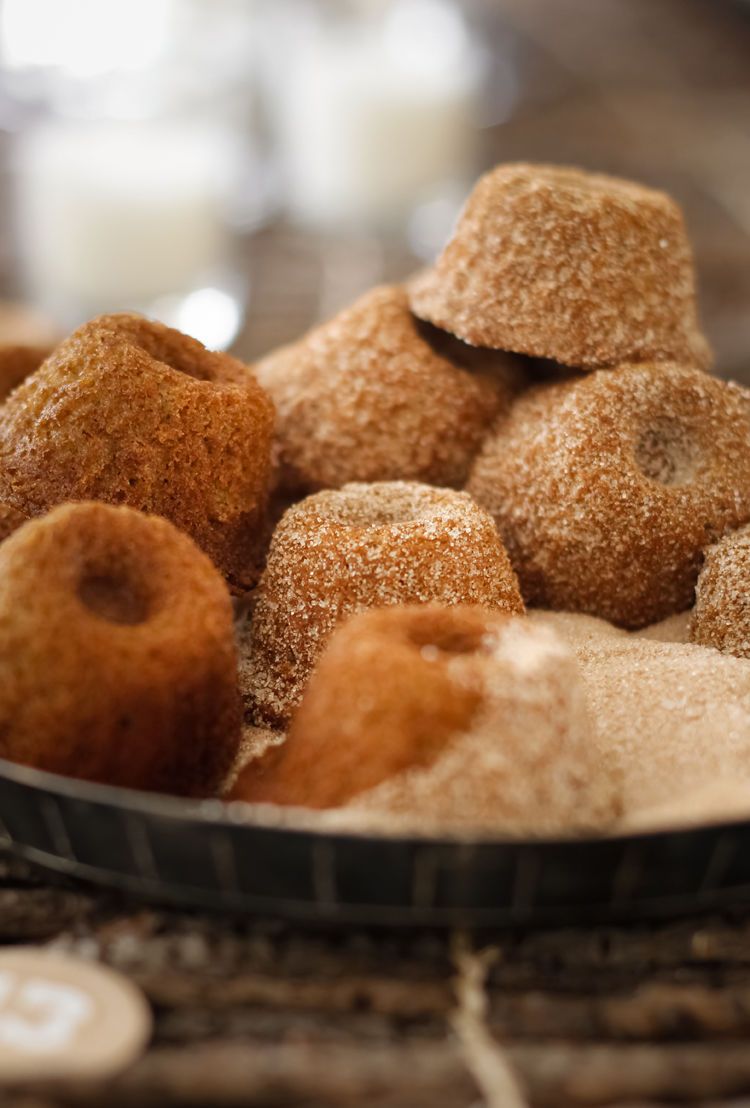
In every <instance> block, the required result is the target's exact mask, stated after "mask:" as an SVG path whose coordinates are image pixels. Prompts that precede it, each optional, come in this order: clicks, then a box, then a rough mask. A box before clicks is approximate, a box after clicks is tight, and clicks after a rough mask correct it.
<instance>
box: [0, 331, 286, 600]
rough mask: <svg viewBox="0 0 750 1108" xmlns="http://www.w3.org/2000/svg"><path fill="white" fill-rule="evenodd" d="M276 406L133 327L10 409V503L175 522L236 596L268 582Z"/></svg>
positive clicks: (89, 341) (83, 349) (30, 388)
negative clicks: (104, 505)
mask: <svg viewBox="0 0 750 1108" xmlns="http://www.w3.org/2000/svg"><path fill="white" fill-rule="evenodd" d="M272 434H273V405H272V404H271V401H270V400H269V399H268V398H267V396H266V395H265V393H264V392H263V390H262V389H261V388H260V387H259V386H258V384H257V383H256V382H255V381H254V380H253V378H252V376H251V375H250V373H249V371H248V370H247V369H246V367H244V366H243V365H242V364H241V363H240V362H237V361H235V360H234V359H233V358H230V357H228V356H227V355H224V354H212V353H209V352H208V351H207V350H206V349H205V348H204V347H203V346H202V345H201V344H200V343H199V342H197V341H196V340H195V339H191V338H188V337H187V336H186V335H182V334H180V333H179V332H178V331H174V330H171V329H170V328H168V327H165V326H163V325H162V324H159V323H152V322H150V321H149V320H146V319H144V318H142V317H140V316H136V315H124V314H123V315H111V316H101V317H100V318H98V319H95V320H93V321H91V322H90V323H87V324H84V326H83V327H80V328H79V329H78V330H77V331H75V332H74V333H73V334H72V335H71V336H70V337H69V338H68V339H66V340H65V341H64V342H63V343H61V344H60V345H59V346H58V347H57V348H56V350H55V351H54V353H53V354H52V356H51V357H49V358H48V359H47V360H46V361H45V362H44V363H43V365H42V366H41V367H40V368H39V369H38V370H37V372H36V373H34V374H32V375H31V377H29V378H28V379H27V380H26V381H25V382H24V383H23V384H22V385H21V386H20V387H19V388H18V389H16V390H15V392H14V393H12V394H11V396H10V397H9V398H8V400H7V401H6V403H5V404H4V405H3V406H2V408H0V498H2V499H4V500H6V501H7V502H8V503H10V504H13V505H14V506H15V507H17V508H19V509H20V510H21V511H24V512H26V513H27V514H29V515H37V514H39V513H41V512H44V511H46V510H47V509H48V508H49V507H51V506H52V505H54V504H57V503H60V502H61V501H65V500H86V499H90V500H104V501H109V502H112V503H122V504H128V505H130V506H131V507H135V508H139V509H141V510H143V511H148V512H153V513H155V514H157V515H162V516H165V517H166V518H167V519H169V520H171V521H172V522H173V523H175V524H176V525H177V526H178V527H180V528H181V529H183V530H184V531H186V532H187V533H188V534H189V535H191V536H192V538H194V539H195V541H196V542H197V543H198V545H199V546H201V547H202V549H203V550H205V551H206V553H207V554H208V555H209V556H210V557H211V558H212V559H213V561H214V562H215V564H216V565H217V566H218V567H219V568H220V569H221V570H222V572H223V573H224V574H225V576H226V577H227V578H228V580H229V582H230V584H231V585H232V586H233V587H234V588H235V589H238V590H242V589H245V588H247V587H249V586H250V585H252V584H253V582H254V581H255V580H256V579H257V576H258V562H259V559H260V547H261V545H262V534H263V523H264V512H265V506H266V499H267V494H268V483H269V477H270V469H271V440H272Z"/></svg>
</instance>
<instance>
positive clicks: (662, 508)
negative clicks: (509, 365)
mask: <svg viewBox="0 0 750 1108" xmlns="http://www.w3.org/2000/svg"><path fill="white" fill-rule="evenodd" d="M749 428H750V424H749V423H748V418H747V409H746V405H745V402H744V399H743V397H742V395H741V392H740V390H738V389H737V388H736V387H735V386H733V385H731V384H727V383H725V382H723V381H719V380H716V379H714V378H712V377H709V376H708V375H707V374H705V373H702V372H701V371H699V370H694V369H686V368H684V367H681V366H677V365H668V364H664V365H642V366H624V367H621V368H619V369H617V370H614V371H613V370H599V371H598V372H596V373H592V374H589V375H587V376H586V377H582V378H578V379H575V380H571V381H568V382H563V383H559V384H548V385H543V386H539V387H538V388H534V389H531V390H530V391H529V392H527V393H525V394H524V395H523V396H522V397H521V398H520V399H519V400H518V401H517V403H516V404H515V406H514V408H513V410H512V412H511V414H510V416H509V417H508V418H507V419H506V420H505V421H504V422H503V423H501V424H500V425H499V426H498V427H497V429H496V430H495V432H494V434H493V435H491V436H490V437H489V438H488V439H487V441H486V442H485V446H484V448H483V450H482V452H481V454H480V455H479V457H478V458H477V460H476V462H475V465H474V468H473V471H472V475H471V478H470V480H469V483H468V486H467V488H468V490H469V492H470V493H471V494H472V496H474V497H475V499H476V500H477V502H478V503H479V504H481V505H482V506H483V507H484V508H486V510H487V511H488V512H490V514H491V515H492V516H493V517H494V518H495V521H496V523H497V526H498V529H499V531H500V533H501V535H502V536H503V540H504V541H505V543H506V545H507V547H508V551H509V553H510V556H511V561H512V562H513V565H514V567H515V569H516V571H517V573H518V576H519V580H520V583H521V591H522V593H523V595H524V598H525V600H526V602H527V603H528V604H531V605H535V606H541V607H549V608H559V609H567V610H570V611H579V612H589V613H590V614H592V615H596V616H602V617H604V618H606V619H609V620H612V621H613V622H615V623H619V624H622V625H623V626H625V627H643V626H645V625H646V624H648V623H655V622H656V621H657V620H659V619H663V618H664V617H666V616H668V615H670V614H672V613H673V612H679V611H682V610H683V609H685V608H688V607H690V605H691V603H692V600H693V592H694V588H695V582H696V580H697V577H698V571H699V569H700V565H701V559H702V552H703V550H704V549H705V547H706V546H708V545H710V544H711V543H712V542H713V541H714V540H715V539H716V538H717V537H718V536H720V535H722V534H723V533H724V532H725V531H726V530H728V529H732V528H735V527H738V526H739V525H740V524H742V523H744V522H746V521H747V520H750V430H749Z"/></svg>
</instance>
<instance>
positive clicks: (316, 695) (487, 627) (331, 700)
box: [232, 604, 509, 808]
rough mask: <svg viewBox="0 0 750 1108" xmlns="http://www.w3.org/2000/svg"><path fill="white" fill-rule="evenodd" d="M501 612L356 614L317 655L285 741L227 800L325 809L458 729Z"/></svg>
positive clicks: (431, 751) (428, 754)
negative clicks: (314, 665)
mask: <svg viewBox="0 0 750 1108" xmlns="http://www.w3.org/2000/svg"><path fill="white" fill-rule="evenodd" d="M507 618H509V617H508V616H507V615H504V614H503V613H498V612H493V611H492V610H490V609H485V608H479V607H465V606H460V605H459V606H456V607H452V608H449V607H443V606H440V605H436V604H424V605H406V606H399V607H393V608H378V609H375V610H373V611H369V612H360V613H359V614H358V615H354V616H351V617H350V618H349V619H348V620H345V621H344V623H343V624H342V625H341V627H340V628H339V629H337V630H336V631H335V632H334V634H333V636H332V638H331V641H330V642H329V644H328V646H327V647H326V649H325V650H324V652H323V654H322V656H321V657H320V659H319V660H318V662H317V664H316V667H315V669H314V670H313V674H312V676H311V678H310V682H309V684H308V687H307V690H306V692H305V695H304V697H303V699H302V703H301V704H300V706H299V707H298V709H297V711H296V712H295V714H294V718H293V722H292V726H291V729H290V731H289V735H288V737H287V739H286V742H285V743H284V744H283V745H282V746H276V747H273V748H272V750H270V751H269V752H268V754H267V755H266V756H265V757H264V758H262V759H261V760H259V761H258V762H251V763H250V765H249V766H247V768H246V769H245V771H244V772H243V773H242V775H241V777H240V779H239V781H238V783H237V784H236V786H235V789H234V792H233V794H232V796H233V797H234V798H235V799H240V800H250V801H268V802H270V803H274V804H299V805H303V806H305V807H308V808H330V807H335V806H337V805H340V804H344V803H346V802H347V801H348V800H350V799H351V798H352V797H354V796H356V794H357V793H360V792H363V791H364V790H365V789H368V788H371V787H372V786H373V785H378V784H380V782H381V781H384V780H386V779H387V778H388V777H391V776H392V775H393V774H395V773H399V772H400V771H401V770H404V769H407V768H408V767H409V766H414V765H429V764H430V763H432V762H433V761H434V760H435V758H437V757H438V755H439V754H440V753H441V752H442V750H443V749H444V748H445V746H446V744H447V743H448V742H449V741H450V739H451V738H453V737H454V736H455V735H456V734H458V733H460V732H462V731H464V730H466V729H467V728H468V727H469V726H470V724H471V721H472V719H473V717H474V714H475V713H476V711H477V708H478V707H479V704H480V702H481V699H482V687H483V673H484V669H485V668H486V665H487V664H488V662H487V659H488V657H489V655H490V647H489V645H488V644H489V642H490V637H491V634H492V632H493V631H494V630H496V629H497V627H498V625H499V624H500V623H502V621H503V620H504V619H507Z"/></svg>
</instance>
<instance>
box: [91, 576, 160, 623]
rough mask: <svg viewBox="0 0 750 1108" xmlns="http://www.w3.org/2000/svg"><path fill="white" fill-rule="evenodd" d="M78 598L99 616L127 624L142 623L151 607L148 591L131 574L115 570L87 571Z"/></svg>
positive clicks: (113, 621) (110, 621) (111, 621)
mask: <svg viewBox="0 0 750 1108" xmlns="http://www.w3.org/2000/svg"><path fill="white" fill-rule="evenodd" d="M78 597H79V599H80V601H81V603H82V604H83V605H84V607H86V608H88V610H89V611H90V612H93V614H94V615H96V616H99V618H100V619H103V620H106V621H107V622H108V623H119V624H123V625H124V626H128V627H135V626H137V625H138V624H139V623H145V622H146V620H147V619H148V616H149V612H150V608H151V599H150V596H149V594H148V592H147V590H146V589H145V588H143V586H142V585H141V584H140V583H139V582H138V581H136V580H135V579H134V577H133V576H132V575H131V574H129V573H127V572H118V571H117V570H110V571H105V572H98V571H96V570H92V571H91V572H89V573H86V574H85V576H84V577H82V579H81V581H80V583H79V585H78Z"/></svg>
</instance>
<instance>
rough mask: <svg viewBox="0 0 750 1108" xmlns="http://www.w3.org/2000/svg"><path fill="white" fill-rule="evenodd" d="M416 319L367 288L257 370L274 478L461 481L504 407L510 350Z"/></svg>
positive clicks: (510, 384) (394, 295)
mask: <svg viewBox="0 0 750 1108" xmlns="http://www.w3.org/2000/svg"><path fill="white" fill-rule="evenodd" d="M441 342H442V339H441V338H440V336H439V335H438V336H436V335H435V334H434V333H432V329H428V328H426V327H425V325H423V324H420V323H419V322H418V321H417V320H416V319H415V318H414V316H413V315H412V314H411V312H410V311H409V305H408V300H407V297H406V292H405V291H404V290H403V289H402V288H401V287H399V286H396V285H390V286H382V287H380V288H375V289H372V290H371V291H370V292H368V293H366V294H365V295H364V296H362V297H361V298H360V299H359V300H358V301H357V302H356V303H355V304H353V305H352V306H351V307H349V308H347V309H346V310H345V311H343V312H341V313H340V314H339V315H337V316H336V317H335V318H334V319H332V320H330V321H329V322H327V323H324V324H323V325H322V326H320V327H317V328H315V329H314V330H312V331H310V332H309V333H308V334H307V335H305V337H304V338H303V339H302V340H301V341H299V342H297V343H295V344H294V345H292V346H287V347H284V348H283V349H281V350H277V351H275V352H274V353H272V354H270V355H269V356H268V357H266V358H264V359H263V361H261V362H259V363H258V365H257V366H256V367H255V371H256V375H257V377H258V380H259V381H260V383H261V385H263V387H264V388H266V389H267V390H268V392H269V393H270V395H271V397H272V399H273V401H274V403H275V405H276V409H277V412H278V419H277V438H278V442H279V446H280V454H281V462H282V478H283V482H284V485H285V486H286V487H287V488H290V489H296V490H300V491H303V492H313V491H316V490H318V489H322V488H339V487H340V486H341V485H345V484H347V483H348V482H350V481H393V480H407V481H408V480H413V481H424V482H426V483H427V484H434V485H447V486H460V485H461V484H463V482H464V481H465V479H466V475H467V472H468V468H469V465H470V464H471V460H472V458H473V457H474V455H475V454H476V452H477V450H478V449H479V446H480V444H481V440H482V438H483V436H484V434H485V433H486V430H487V428H488V427H489V425H490V424H491V423H492V421H493V419H494V418H495V417H496V416H497V415H498V414H499V413H500V411H502V410H506V409H507V407H508V406H509V404H510V400H511V397H512V395H513V391H514V387H515V384H516V378H517V375H518V371H517V368H516V366H515V365H514V360H513V358H512V357H511V356H509V355H497V354H494V355H493V354H492V353H490V352H487V353H486V354H485V355H484V357H483V359H482V360H481V362H480V363H479V364H478V363H477V359H476V356H475V355H476V352H473V353H474V357H473V361H472V354H470V353H468V352H469V351H471V350H472V348H470V347H469V348H466V351H467V353H466V355H465V356H463V357H462V351H461V350H460V347H461V346H463V345H464V344H462V343H458V342H456V341H455V340H454V342H453V343H452V345H451V346H450V347H448V344H447V343H445V342H442V348H441V347H440V346H439V345H438V344H439V343H441Z"/></svg>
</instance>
